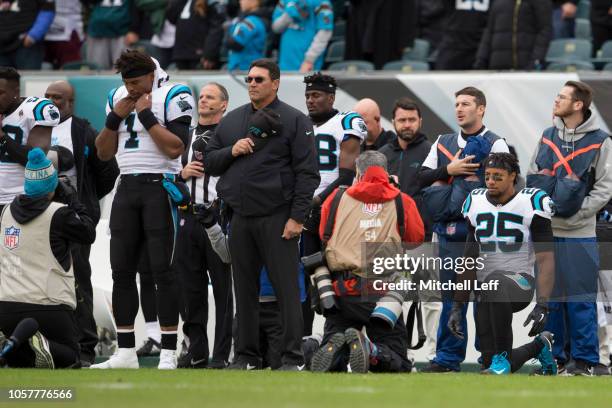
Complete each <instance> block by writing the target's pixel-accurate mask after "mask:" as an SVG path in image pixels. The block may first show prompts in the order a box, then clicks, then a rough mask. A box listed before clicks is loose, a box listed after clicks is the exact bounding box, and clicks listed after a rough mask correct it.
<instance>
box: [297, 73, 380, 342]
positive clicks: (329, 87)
mask: <svg viewBox="0 0 612 408" xmlns="http://www.w3.org/2000/svg"><path fill="white" fill-rule="evenodd" d="M304 83H305V84H306V108H307V109H308V116H310V119H311V120H312V123H313V129H314V133H315V147H316V149H317V159H318V162H319V173H320V175H321V183H320V184H319V187H318V188H317V189H316V190H315V195H314V197H313V200H312V210H311V212H310V216H309V217H308V219H307V220H306V222H305V223H304V232H303V234H302V244H303V247H304V255H311V254H314V253H316V252H319V251H320V250H321V239H320V238H319V222H320V219H321V203H323V201H325V199H326V198H327V196H328V195H330V194H331V193H332V192H333V191H334V190H335V189H336V188H337V187H338V186H341V185H351V184H353V179H354V178H355V160H356V159H357V157H358V156H359V153H360V146H361V143H362V142H363V140H364V139H365V137H366V135H367V132H368V130H367V128H366V125H365V122H364V121H363V119H362V118H361V116H359V114H358V113H355V112H338V110H336V109H334V102H335V100H336V87H337V84H336V79H335V78H334V77H332V76H329V75H323V74H321V73H320V72H317V73H315V74H313V75H310V76H306V77H304ZM306 280H307V284H308V281H309V280H310V279H306ZM308 292H310V291H308ZM309 303H310V302H306V303H304V304H305V305H306V307H305V308H303V315H304V335H306V336H307V335H310V334H311V331H312V320H313V318H314V314H313V312H311V311H310V310H309V309H308V308H309V307H310V305H309Z"/></svg>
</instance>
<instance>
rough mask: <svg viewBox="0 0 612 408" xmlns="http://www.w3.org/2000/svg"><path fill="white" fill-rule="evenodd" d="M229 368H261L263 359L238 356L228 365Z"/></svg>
mask: <svg viewBox="0 0 612 408" xmlns="http://www.w3.org/2000/svg"><path fill="white" fill-rule="evenodd" d="M227 369H228V370H245V371H251V370H261V360H256V361H253V360H248V361H247V360H246V359H244V358H240V357H238V358H236V360H234V361H233V362H232V363H231V364H230V365H229V366H228V367H227Z"/></svg>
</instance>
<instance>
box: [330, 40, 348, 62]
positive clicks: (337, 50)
mask: <svg viewBox="0 0 612 408" xmlns="http://www.w3.org/2000/svg"><path fill="white" fill-rule="evenodd" d="M343 59H344V41H334V42H333V43H331V44H329V47H328V48H327V55H325V63H327V64H332V63H334V62H340V61H342V60H343Z"/></svg>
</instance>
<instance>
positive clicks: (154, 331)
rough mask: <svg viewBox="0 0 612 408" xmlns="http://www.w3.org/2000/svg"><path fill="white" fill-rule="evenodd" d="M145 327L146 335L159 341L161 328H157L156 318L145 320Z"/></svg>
mask: <svg viewBox="0 0 612 408" xmlns="http://www.w3.org/2000/svg"><path fill="white" fill-rule="evenodd" d="M145 328H146V329H147V337H150V338H152V339H153V340H155V341H156V342H158V343H161V329H160V328H159V323H158V322H157V320H156V321H154V322H145Z"/></svg>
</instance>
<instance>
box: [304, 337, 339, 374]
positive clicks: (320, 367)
mask: <svg viewBox="0 0 612 408" xmlns="http://www.w3.org/2000/svg"><path fill="white" fill-rule="evenodd" d="M345 345H346V341H345V338H344V334H343V333H336V334H334V335H333V336H331V338H330V339H329V341H328V342H327V343H325V344H324V345H323V346H322V347H320V348H319V349H318V350H317V351H315V352H314V354H313V356H312V361H311V363H310V369H311V371H314V372H318V373H326V372H329V371H331V369H332V368H333V367H334V366H335V365H336V364H337V363H338V361H339V359H340V358H341V357H342V354H343V353H344V352H345V350H346V348H345Z"/></svg>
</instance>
